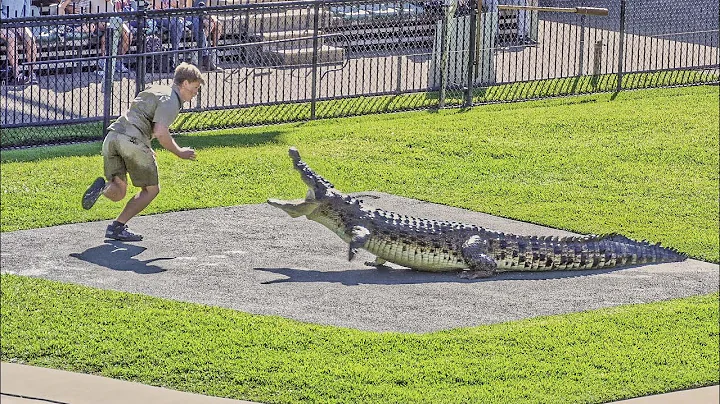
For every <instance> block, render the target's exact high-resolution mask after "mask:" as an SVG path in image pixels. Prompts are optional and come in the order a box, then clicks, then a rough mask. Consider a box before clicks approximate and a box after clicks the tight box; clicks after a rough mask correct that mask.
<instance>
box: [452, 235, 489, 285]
mask: <svg viewBox="0 0 720 404" xmlns="http://www.w3.org/2000/svg"><path fill="white" fill-rule="evenodd" d="M485 244H486V243H485V242H484V240H483V239H482V238H481V237H480V236H472V237H470V238H469V239H468V240H467V241H466V242H465V243H464V244H463V246H462V257H463V259H464V260H465V263H466V264H467V266H468V270H466V271H463V272H461V273H460V275H459V276H460V277H461V278H465V279H478V278H487V277H490V276H493V275H495V269H496V268H497V263H496V262H495V260H494V259H492V258H490V257H489V256H488V255H487V254H485V251H486V250H487V249H486V245H485Z"/></svg>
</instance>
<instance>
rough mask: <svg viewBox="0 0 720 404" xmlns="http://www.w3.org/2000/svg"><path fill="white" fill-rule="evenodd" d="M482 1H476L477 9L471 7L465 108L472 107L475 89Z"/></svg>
mask: <svg viewBox="0 0 720 404" xmlns="http://www.w3.org/2000/svg"><path fill="white" fill-rule="evenodd" d="M481 4H482V0H475V7H473V6H472V5H470V10H469V11H470V40H469V41H468V64H467V87H466V88H465V104H464V106H465V107H466V108H467V107H472V105H473V100H472V97H473V90H474V87H475V48H476V46H477V17H478V8H479V7H481Z"/></svg>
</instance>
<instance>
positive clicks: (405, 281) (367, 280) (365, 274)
mask: <svg viewBox="0 0 720 404" xmlns="http://www.w3.org/2000/svg"><path fill="white" fill-rule="evenodd" d="M625 268H630V267H623V268H608V269H600V270H597V269H596V270H575V271H532V272H499V273H497V274H496V275H494V276H491V277H489V278H479V279H465V278H460V277H459V276H458V275H459V272H441V273H438V272H420V271H414V270H411V269H402V268H401V269H395V268H390V267H378V268H367V269H349V270H343V271H330V272H328V271H320V270H313V269H297V268H254V269H255V270H256V271H264V272H270V273H274V274H278V275H283V276H286V277H287V278H284V279H274V280H271V281H266V282H262V284H263V285H269V284H274V283H309V282H318V283H320V282H325V283H340V284H343V285H345V286H357V285H412V284H421V283H450V282H460V283H476V282H493V281H522V280H549V279H563V278H577V277H583V276H593V275H601V274H606V273H610V272H614V271H619V270H622V269H625Z"/></svg>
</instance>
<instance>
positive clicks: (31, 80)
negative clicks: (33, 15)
mask: <svg viewBox="0 0 720 404" xmlns="http://www.w3.org/2000/svg"><path fill="white" fill-rule="evenodd" d="M0 6H1V7H2V12H1V14H2V15H1V16H2V19H3V21H6V20H8V19H10V18H22V17H30V0H2V1H0ZM0 38H2V39H3V40H4V41H5V43H6V44H7V46H6V48H7V61H8V65H9V66H8V67H9V68H10V69H9V71H8V72H7V77H5V81H6V82H7V83H8V84H9V85H14V86H22V85H27V84H37V83H38V79H37V76H36V75H35V62H36V61H37V43H36V42H35V36H33V33H32V31H30V28H28V27H18V28H7V29H3V30H0ZM18 41H21V42H23V44H24V45H25V49H24V55H25V63H24V64H26V65H29V70H28V74H27V75H26V74H25V73H24V72H23V69H22V68H21V66H20V58H19V57H18Z"/></svg>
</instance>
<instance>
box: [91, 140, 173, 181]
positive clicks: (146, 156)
mask: <svg viewBox="0 0 720 404" xmlns="http://www.w3.org/2000/svg"><path fill="white" fill-rule="evenodd" d="M102 154H103V157H104V159H103V160H104V163H105V178H107V180H108V181H112V178H113V177H119V178H120V179H121V180H123V181H127V174H130V179H131V180H132V183H133V185H135V186H136V187H147V186H150V185H158V183H159V181H158V166H157V161H156V160H155V154H154V153H153V151H152V149H151V148H150V146H149V145H148V144H146V143H145V142H143V141H141V140H139V139H136V138H133V137H130V136H126V135H123V134H120V133H117V132H113V131H110V132H108V134H107V136H106V137H105V141H103V148H102Z"/></svg>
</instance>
